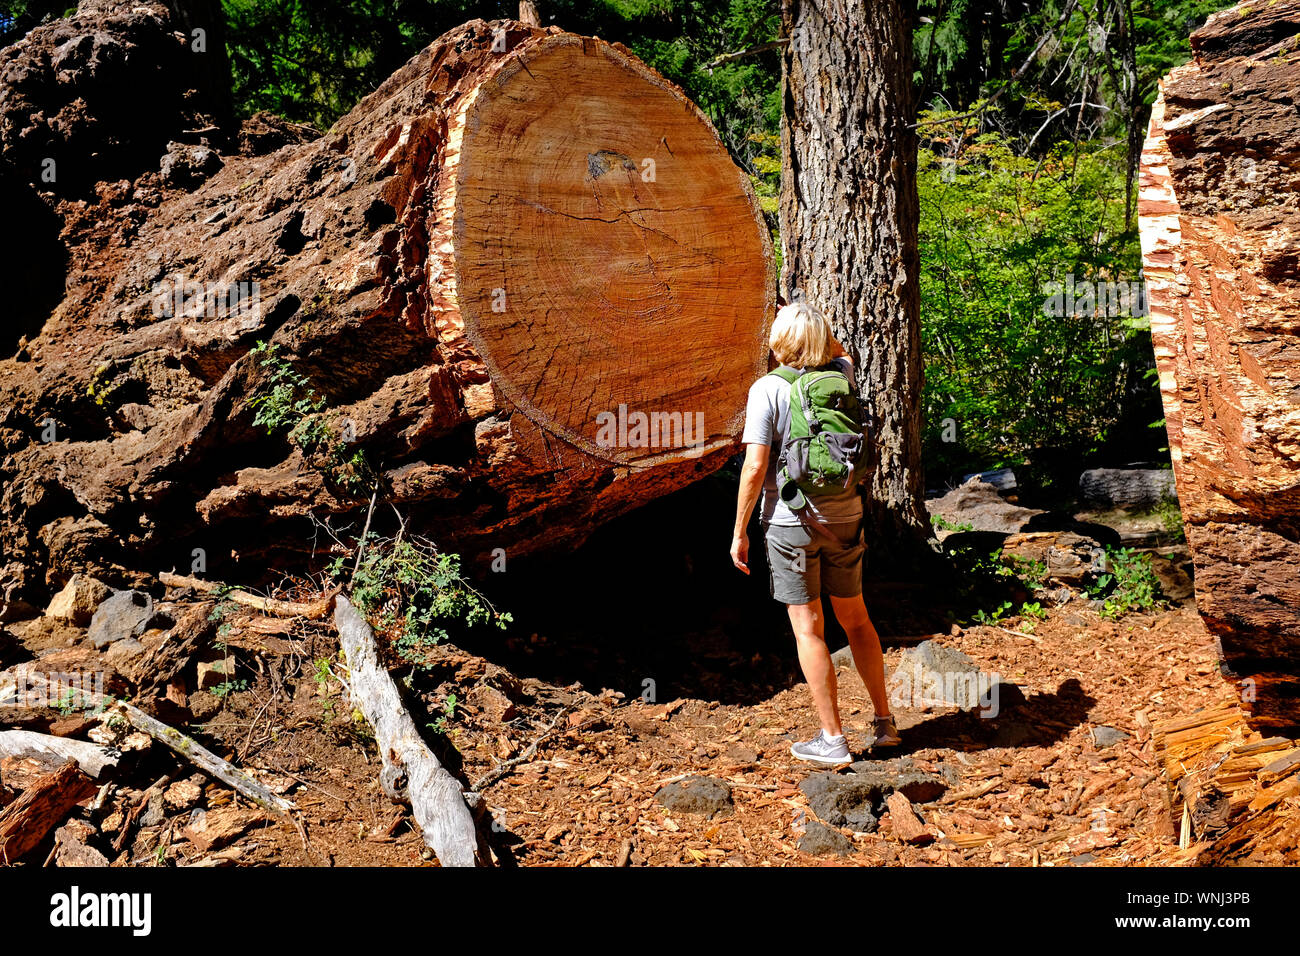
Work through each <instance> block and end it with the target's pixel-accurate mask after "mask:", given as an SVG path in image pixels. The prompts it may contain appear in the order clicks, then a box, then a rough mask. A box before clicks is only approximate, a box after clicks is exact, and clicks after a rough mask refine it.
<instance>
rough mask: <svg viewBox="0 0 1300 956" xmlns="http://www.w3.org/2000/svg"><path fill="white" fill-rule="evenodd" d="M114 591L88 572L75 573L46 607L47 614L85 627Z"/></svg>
mask: <svg viewBox="0 0 1300 956" xmlns="http://www.w3.org/2000/svg"><path fill="white" fill-rule="evenodd" d="M112 593H113V589H112V588H110V587H109V586H108V585H107V584H105V583H103V582H102V581H99V580H97V579H96V578H92V577H91V576H90V575H88V574H74V575H73V576H72V577H71V578H69V579H68V583H67V584H65V585H64V586H63V590H62V591H60V592H59V593H58V594H56V595H54V598H53V599H52V600H51V601H50V604H49V607H47V608H46V609H45V616H46V617H53V618H58V619H59V620H64V621H71V622H72V623H73V624H75V625H77V626H78V627H85V626H86V625H87V624H89V623H90V619H91V618H92V617H93V616H94V614H95V609H96V608H97V607H99V605H100V604H102V603H103V601H104V600H105V598H107V597H108V596H109V595H111V594H112Z"/></svg>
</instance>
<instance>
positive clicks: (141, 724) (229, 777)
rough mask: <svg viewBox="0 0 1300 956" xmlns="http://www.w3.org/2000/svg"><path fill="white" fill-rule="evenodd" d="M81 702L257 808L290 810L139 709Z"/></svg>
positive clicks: (97, 700) (2, 689)
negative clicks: (114, 717) (175, 755)
mask: <svg viewBox="0 0 1300 956" xmlns="http://www.w3.org/2000/svg"><path fill="white" fill-rule="evenodd" d="M25 679H26V680H28V681H31V682H35V683H39V684H44V685H46V686H47V687H48V686H49V684H50V682H49V680H48V679H46V678H44V677H42V676H41V675H39V674H28V675H26V677H25ZM15 693H16V691H15V688H14V687H12V686H8V685H3V686H0V700H5V699H7V697H8V696H9V695H12V694H15ZM82 700H84V701H85V702H86V703H88V704H93V705H94V706H95V707H99V708H103V709H104V711H105V712H108V713H112V712H115V713H116V714H117V715H118V716H119V717H121V719H123V720H125V721H126V722H127V723H128V724H130V725H131V726H132V727H134V728H135V729H136V730H139V731H141V732H143V733H146V734H148V735H149V736H150V737H152V738H153V739H154V740H157V741H158V742H159V743H161V744H164V745H165V746H167V747H169V748H171V749H172V750H174V751H176V753H178V754H180V755H181V756H182V757H184V758H185V759H186V760H188V761H189V762H190V763H192V764H194V765H195V766H196V767H198V768H199V769H200V770H202V771H203V772H204V773H206V774H208V775H209V776H211V777H215V778H216V779H217V780H220V781H221V782H222V783H224V784H225V785H226V786H228V787H230V788H231V789H232V790H234V791H236V792H237V793H240V794H242V795H243V796H244V797H246V798H247V799H249V800H251V801H252V802H253V803H255V804H257V805H258V806H259V807H262V808H264V809H266V810H271V811H273V812H275V813H286V812H287V811H288V810H290V809H292V808H293V803H292V802H290V801H288V800H286V799H284V798H283V797H278V796H276V795H275V794H273V793H272V792H271V791H270V790H268V789H266V787H264V786H262V785H261V784H260V783H258V782H257V781H256V780H254V779H253V778H252V777H250V776H248V774H246V773H244V772H243V771H242V770H240V769H239V768H238V767H235V766H233V765H232V764H230V763H228V762H226V761H225V760H222V759H221V758H220V757H218V756H217V755H216V754H214V753H213V752H212V751H210V750H208V749H207V748H206V747H204V746H203V745H202V744H200V743H199V742H198V741H197V740H195V739H194V738H193V737H191V736H189V735H188V734H183V733H181V732H180V731H179V730H177V729H176V728H174V727H169V726H168V725H167V724H164V723H163V722H162V721H161V720H158V719H156V718H154V717H150V716H149V715H148V714H146V713H145V712H144V711H142V710H141V709H140V708H139V707H136V706H134V705H132V704H128V703H126V701H114V700H112V699H111V698H109V697H106V696H104V695H103V694H95V693H88V692H83V693H82Z"/></svg>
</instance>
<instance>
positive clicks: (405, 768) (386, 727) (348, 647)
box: [334, 595, 485, 866]
mask: <svg viewBox="0 0 1300 956" xmlns="http://www.w3.org/2000/svg"><path fill="white" fill-rule="evenodd" d="M334 626H335V627H337V628H338V632H339V640H340V643H341V644H342V646H343V651H344V653H345V654H346V655H347V665H348V670H349V671H350V673H351V677H350V684H351V689H352V702H353V704H354V705H355V706H356V707H357V708H358V709H359V710H360V711H361V713H362V714H364V715H365V718H366V720H367V721H369V722H370V726H371V727H372V728H373V729H374V732H375V741H376V743H377V744H378V745H379V754H380V757H381V759H382V760H383V765H384V766H383V770H382V772H381V775H380V781H381V783H382V784H383V785H384V790H385V791H386V792H388V793H389V794H390V795H398V796H400V797H401V798H402V799H404V800H406V801H409V802H410V804H411V813H412V814H413V815H414V817H415V820H416V822H417V823H418V824H419V825H420V831H421V833H422V834H423V835H424V842H425V843H427V844H428V845H429V846H430V847H431V848H432V849H433V852H434V853H435V854H437V857H438V860H439V862H440V863H442V865H443V866H477V865H479V864H481V863H484V862H485V861H484V860H483V857H482V856H481V855H480V853H479V845H478V834H477V832H476V830H475V826H474V817H473V814H472V813H471V812H470V809H469V806H468V805H467V804H466V803H465V798H464V797H463V796H462V794H461V787H460V783H459V782H458V781H457V780H456V778H455V777H453V776H452V775H451V774H450V773H448V772H447V770H446V769H445V768H444V767H443V766H442V764H440V763H439V762H438V758H437V757H435V756H434V755H433V752H432V751H431V750H430V749H429V747H428V745H427V744H425V742H424V740H423V739H422V738H421V737H420V733H419V731H418V730H417V729H416V726H415V721H414V720H412V719H411V715H410V713H409V712H408V711H407V709H406V707H405V705H404V704H403V703H402V697H401V695H400V694H399V693H398V691H397V685H396V684H395V683H393V679H392V677H390V676H389V674H388V671H387V669H385V668H384V666H383V665H382V664H381V663H380V661H379V652H378V649H377V648H376V646H375V635H374V632H373V631H371V630H370V625H369V624H367V623H366V619H365V618H364V617H363V616H362V615H361V613H360V612H359V611H357V609H356V608H354V607H353V606H352V604H351V603H350V602H349V601H348V600H347V598H345V597H343V596H342V595H340V596H339V597H338V599H337V600H336V601H335V604H334Z"/></svg>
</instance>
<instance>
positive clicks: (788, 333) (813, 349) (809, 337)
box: [768, 302, 835, 368]
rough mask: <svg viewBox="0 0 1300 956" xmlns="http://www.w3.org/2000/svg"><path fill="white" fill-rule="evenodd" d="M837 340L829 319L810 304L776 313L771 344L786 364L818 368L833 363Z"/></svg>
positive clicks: (803, 303)
mask: <svg viewBox="0 0 1300 956" xmlns="http://www.w3.org/2000/svg"><path fill="white" fill-rule="evenodd" d="M834 340H835V337H834V335H833V334H832V333H831V324H830V323H829V322H828V321H826V316H824V315H822V314H821V312H820V311H819V310H818V309H817V308H816V307H814V306H811V305H809V304H808V303H807V302H792V303H790V304H789V305H786V306H782V307H781V309H780V310H779V311H778V312H777V313H776V321H775V322H773V323H772V334H771V336H770V337H769V339H768V342H769V344H770V345H771V347H772V354H773V355H775V356H776V360H777V361H778V362H780V363H781V364H782V365H791V366H794V367H795V368H817V367H818V366H821V365H825V364H826V363H827V362H829V361H830V360H831V343H832V342H833V341H834Z"/></svg>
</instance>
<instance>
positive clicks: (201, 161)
mask: <svg viewBox="0 0 1300 956" xmlns="http://www.w3.org/2000/svg"><path fill="white" fill-rule="evenodd" d="M223 165H225V164H224V163H223V162H222V160H221V157H220V156H219V155H217V152H216V150H213V149H209V148H208V147H206V146H186V145H185V144H184V143H168V144H167V152H166V153H164V154H163V158H162V161H161V162H160V163H159V175H160V176H161V177H162V181H163V182H164V183H166V184H167V185H168V186H177V187H179V188H181V189H193V188H194V187H195V186H197V185H199V184H200V183H201V182H203V181H204V180H205V179H207V178H208V177H209V176H211V175H213V174H214V173H215V172H217V170H219V169H220V168H221V167H222V166H223Z"/></svg>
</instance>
